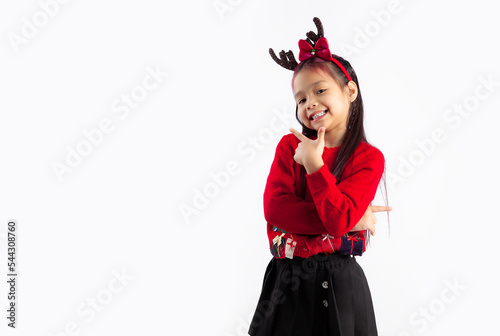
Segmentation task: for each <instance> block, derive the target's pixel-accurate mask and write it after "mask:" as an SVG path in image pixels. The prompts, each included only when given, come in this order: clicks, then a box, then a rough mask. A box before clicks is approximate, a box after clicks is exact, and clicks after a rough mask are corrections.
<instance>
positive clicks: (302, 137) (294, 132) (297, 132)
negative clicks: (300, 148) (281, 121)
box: [290, 127, 305, 141]
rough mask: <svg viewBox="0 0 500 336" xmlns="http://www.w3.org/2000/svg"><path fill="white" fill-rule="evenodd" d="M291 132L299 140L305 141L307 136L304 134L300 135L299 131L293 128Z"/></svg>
mask: <svg viewBox="0 0 500 336" xmlns="http://www.w3.org/2000/svg"><path fill="white" fill-rule="evenodd" d="M290 132H292V133H293V134H294V135H295V136H296V137H297V138H298V139H299V140H301V141H303V140H304V138H305V136H304V134H302V133H300V132H299V131H297V130H296V129H295V128H293V127H291V128H290Z"/></svg>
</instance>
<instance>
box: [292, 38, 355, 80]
mask: <svg viewBox="0 0 500 336" xmlns="http://www.w3.org/2000/svg"><path fill="white" fill-rule="evenodd" d="M299 48H300V52H299V61H300V62H302V61H305V60H306V59H309V58H311V57H313V56H318V57H319V58H322V59H324V60H325V61H332V62H334V63H335V64H337V65H338V67H339V68H340V69H341V70H342V71H343V72H344V74H345V75H346V77H347V79H348V80H350V81H351V80H352V79H351V76H349V73H348V72H347V70H346V69H345V68H344V67H343V66H342V64H340V62H339V61H337V60H336V59H335V58H333V57H332V53H331V52H330V49H329V47H328V41H327V40H326V38H325V37H320V38H319V39H318V41H316V43H315V44H314V48H313V47H312V46H311V45H310V44H309V43H308V42H307V41H306V40H299Z"/></svg>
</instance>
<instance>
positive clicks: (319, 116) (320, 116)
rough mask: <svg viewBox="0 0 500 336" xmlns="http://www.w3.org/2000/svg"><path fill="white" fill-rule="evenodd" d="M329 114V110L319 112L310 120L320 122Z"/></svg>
mask: <svg viewBox="0 0 500 336" xmlns="http://www.w3.org/2000/svg"><path fill="white" fill-rule="evenodd" d="M327 112H328V110H324V111H321V112H318V113H316V114H315V115H313V116H312V117H311V118H310V119H309V120H311V121H313V122H314V121H318V120H319V119H321V118H323V117H324V116H325V115H326V113H327Z"/></svg>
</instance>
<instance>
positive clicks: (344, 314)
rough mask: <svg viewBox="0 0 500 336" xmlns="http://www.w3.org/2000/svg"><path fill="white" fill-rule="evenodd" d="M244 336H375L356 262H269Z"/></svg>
mask: <svg viewBox="0 0 500 336" xmlns="http://www.w3.org/2000/svg"><path fill="white" fill-rule="evenodd" d="M248 333H249V335H251V336H291V335H297V336H323V335H325V336H326V335H328V336H377V326H376V322H375V313H374V310H373V303H372V298H371V294H370V289H369V287H368V282H367V281H366V277H365V274H364V272H363V269H362V268H361V266H360V265H359V264H358V262H357V261H356V257H355V256H352V255H340V254H329V255H326V254H323V253H320V254H318V255H314V256H312V257H309V258H299V257H294V258H293V259H288V258H285V259H276V258H274V257H273V258H272V259H271V261H270V262H269V265H268V266H267V269H266V272H265V275H264V282H263V285H262V292H261V295H260V298H259V301H258V304H257V308H256V310H255V314H254V316H253V319H252V322H251V324H250V329H249V331H248Z"/></svg>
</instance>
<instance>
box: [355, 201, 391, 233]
mask: <svg viewBox="0 0 500 336" xmlns="http://www.w3.org/2000/svg"><path fill="white" fill-rule="evenodd" d="M391 210H392V207H390V206H380V205H369V206H368V208H367V209H366V212H365V214H364V215H363V217H361V219H360V220H359V222H358V224H356V226H355V227H353V228H352V230H351V231H349V232H352V231H363V230H369V231H370V233H371V234H372V236H374V235H375V224H376V223H377V217H375V215H374V214H373V213H374V212H380V211H391Z"/></svg>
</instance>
